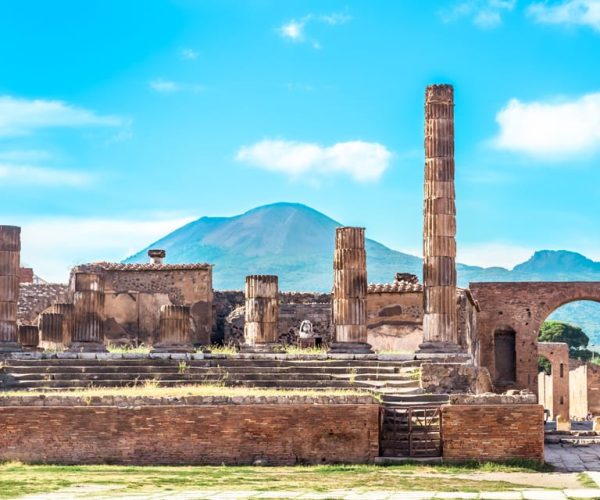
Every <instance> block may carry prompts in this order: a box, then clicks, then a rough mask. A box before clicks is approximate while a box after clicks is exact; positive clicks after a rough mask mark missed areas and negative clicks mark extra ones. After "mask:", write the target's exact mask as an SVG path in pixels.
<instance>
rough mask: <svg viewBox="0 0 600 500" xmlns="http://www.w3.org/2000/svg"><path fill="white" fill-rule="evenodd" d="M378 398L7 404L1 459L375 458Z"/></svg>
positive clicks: (281, 461)
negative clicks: (291, 401) (123, 404)
mask: <svg viewBox="0 0 600 500" xmlns="http://www.w3.org/2000/svg"><path fill="white" fill-rule="evenodd" d="M378 415H379V405H377V404H344V405H341V404H322V405H310V404H280V405H261V404H253V405H205V406H182V405H169V406H130V407H115V406H112V407H109V406H55V407H35V406H10V407H0V429H2V432H0V461H4V460H19V461H23V462H47V463H60V464H91V463H115V464H139V465H150V464H213V465H219V464H222V463H224V464H228V465H234V464H251V463H252V462H254V461H255V460H259V459H261V460H266V461H267V462H268V463H269V464H271V465H288V464H290V465H291V464H298V463H300V464H303V463H306V464H319V463H339V462H344V463H369V462H372V461H373V459H374V458H375V457H376V456H377V455H378V450H379V419H378Z"/></svg>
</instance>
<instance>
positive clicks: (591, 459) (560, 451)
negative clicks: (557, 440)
mask: <svg viewBox="0 0 600 500" xmlns="http://www.w3.org/2000/svg"><path fill="white" fill-rule="evenodd" d="M544 458H545V459H546V462H548V463H549V464H550V465H552V466H554V467H555V468H556V469H557V470H559V471H564V472H583V471H600V444H590V445H587V446H573V445H570V444H547V445H546V446H545V447H544Z"/></svg>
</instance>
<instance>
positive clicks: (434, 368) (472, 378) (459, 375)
mask: <svg viewBox="0 0 600 500" xmlns="http://www.w3.org/2000/svg"><path fill="white" fill-rule="evenodd" d="M420 383H421V388H422V389H423V390H424V391H425V392H429V393H432V394H449V393H453V392H460V393H475V394H480V393H485V392H491V391H492V389H493V385H492V381H491V379H490V374H489V372H488V371H487V369H486V368H478V367H476V366H474V365H470V364H467V363H423V364H422V365H421V381H420Z"/></svg>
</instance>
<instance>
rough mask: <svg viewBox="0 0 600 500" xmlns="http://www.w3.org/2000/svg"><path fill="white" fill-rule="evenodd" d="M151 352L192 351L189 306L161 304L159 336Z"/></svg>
mask: <svg viewBox="0 0 600 500" xmlns="http://www.w3.org/2000/svg"><path fill="white" fill-rule="evenodd" d="M152 352H173V353H181V352H183V353H185V352H194V346H193V345H192V337H191V328H190V307H189V306H171V305H164V306H161V308H160V330H159V338H158V342H157V343H156V344H154V346H153V347H152Z"/></svg>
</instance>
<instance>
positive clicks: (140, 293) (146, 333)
mask: <svg viewBox="0 0 600 500" xmlns="http://www.w3.org/2000/svg"><path fill="white" fill-rule="evenodd" d="M76 272H96V273H99V274H101V275H102V276H104V292H105V303H104V313H105V325H104V334H105V337H106V341H107V342H112V343H135V344H140V343H143V344H153V343H154V342H155V341H156V340H157V338H158V326H159V311H160V307H161V306H163V305H185V306H190V308H191V320H192V334H191V337H192V342H194V343H195V344H209V343H210V342H211V334H212V331H213V290H212V267H211V266H210V265H208V264H117V263H95V264H85V265H81V266H78V267H76V268H74V269H73V270H72V272H71V282H72V281H73V276H74V274H75V273H76Z"/></svg>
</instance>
